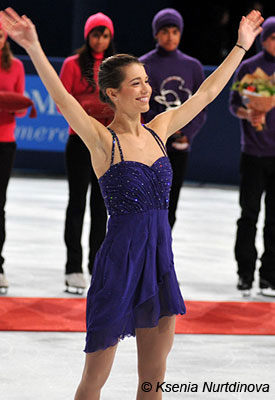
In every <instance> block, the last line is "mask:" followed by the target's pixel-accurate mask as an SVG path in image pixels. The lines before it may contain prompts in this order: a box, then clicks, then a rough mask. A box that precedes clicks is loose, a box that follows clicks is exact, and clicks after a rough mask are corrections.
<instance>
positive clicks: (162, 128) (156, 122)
mask: <svg viewBox="0 0 275 400" xmlns="http://www.w3.org/2000/svg"><path fill="white" fill-rule="evenodd" d="M162 114H163V113H162ZM162 114H159V115H157V116H156V117H155V118H153V119H152V121H150V122H148V124H146V126H147V127H148V128H150V129H152V130H153V131H154V132H156V133H157V134H158V136H159V137H160V138H161V139H162V140H163V142H165V141H166V138H167V123H166V119H165V118H162Z"/></svg>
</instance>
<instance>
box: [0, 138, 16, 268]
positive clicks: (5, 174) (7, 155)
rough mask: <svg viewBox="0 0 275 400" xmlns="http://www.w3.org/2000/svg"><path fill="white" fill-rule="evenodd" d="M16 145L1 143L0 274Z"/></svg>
mask: <svg viewBox="0 0 275 400" xmlns="http://www.w3.org/2000/svg"><path fill="white" fill-rule="evenodd" d="M15 150H16V144H15V143H14V142H8V143H5V142H0V273H3V272H4V271H3V267H2V266H3V263H4V258H3V257H2V250H3V246H4V242H5V238H6V230H5V204H6V194H7V187H8V183H9V179H10V176H11V170H12V166H13V161H14V156H15Z"/></svg>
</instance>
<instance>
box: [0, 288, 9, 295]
mask: <svg viewBox="0 0 275 400" xmlns="http://www.w3.org/2000/svg"><path fill="white" fill-rule="evenodd" d="M7 293H8V288H7V287H0V295H1V294H7Z"/></svg>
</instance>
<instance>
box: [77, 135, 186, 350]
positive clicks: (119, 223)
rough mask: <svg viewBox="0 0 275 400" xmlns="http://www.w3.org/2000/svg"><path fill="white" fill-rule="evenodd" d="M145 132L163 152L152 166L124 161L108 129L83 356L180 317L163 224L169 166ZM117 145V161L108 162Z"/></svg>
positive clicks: (178, 295)
mask: <svg viewBox="0 0 275 400" xmlns="http://www.w3.org/2000/svg"><path fill="white" fill-rule="evenodd" d="M145 128H146V127H145ZM146 129H147V130H148V131H149V132H150V133H151V134H152V135H153V137H154V138H155V139H156V141H157V143H158V144H159V146H160V147H161V149H162V151H163V156H162V157H160V158H158V159H157V160H156V161H155V162H154V163H153V165H151V166H148V165H146V164H143V163H140V162H137V161H124V158H123V152H122V149H121V146H120V143H119V140H118V137H117V135H116V134H115V132H114V131H112V130H111V129H109V130H110V132H111V134H112V136H113V148H112V158H111V166H110V168H109V169H108V170H107V172H106V173H105V174H104V175H103V176H102V177H101V178H99V184H100V187H101V191H102V194H103V197H104V200H105V204H106V207H107V209H108V212H109V215H110V218H109V222H108V231H107V235H106V238H105V240H104V242H103V244H102V246H101V248H100V249H99V251H98V253H97V255H96V259H95V264H94V272H93V277H92V281H91V286H90V289H89V291H88V296H87V336H86V347H85V351H86V352H88V353H89V352H93V351H96V350H100V349H106V348H107V347H109V346H112V345H115V344H117V342H118V341H119V340H120V339H123V338H124V337H125V336H135V329H136V328H149V327H154V326H156V325H157V324H158V321H159V319H160V318H161V317H163V316H171V315H173V314H184V313H185V306H184V301H183V299H182V296H181V293H180V289H179V286H178V282H177V277H176V274H175V270H174V262H173V253H172V246H171V245H172V239H171V229H170V225H169V222H168V204H169V192H170V186H171V181H172V168H171V165H170V162H169V159H168V157H167V154H166V150H165V146H164V144H163V142H162V141H161V139H160V138H159V136H158V135H157V134H156V133H155V132H154V131H152V130H151V129H149V128H146ZM116 143H117V147H118V149H119V152H120V157H121V161H120V162H119V163H117V164H113V160H114V151H115V147H116Z"/></svg>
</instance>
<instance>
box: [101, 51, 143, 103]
mask: <svg viewBox="0 0 275 400" xmlns="http://www.w3.org/2000/svg"><path fill="white" fill-rule="evenodd" d="M130 64H140V65H143V63H142V62H140V61H139V59H138V58H137V57H135V56H132V55H130V54H116V55H114V56H111V57H108V58H106V59H105V60H104V61H103V62H102V63H101V65H100V67H99V72H98V84H99V98H100V100H101V101H102V102H103V103H108V104H110V105H111V106H112V107H113V108H114V107H115V106H114V103H113V102H112V101H111V99H110V98H109V96H108V95H107V94H106V89H108V88H112V89H119V87H120V85H121V83H122V82H123V81H124V79H125V71H124V70H123V68H124V67H127V66H128V65H130Z"/></svg>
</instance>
